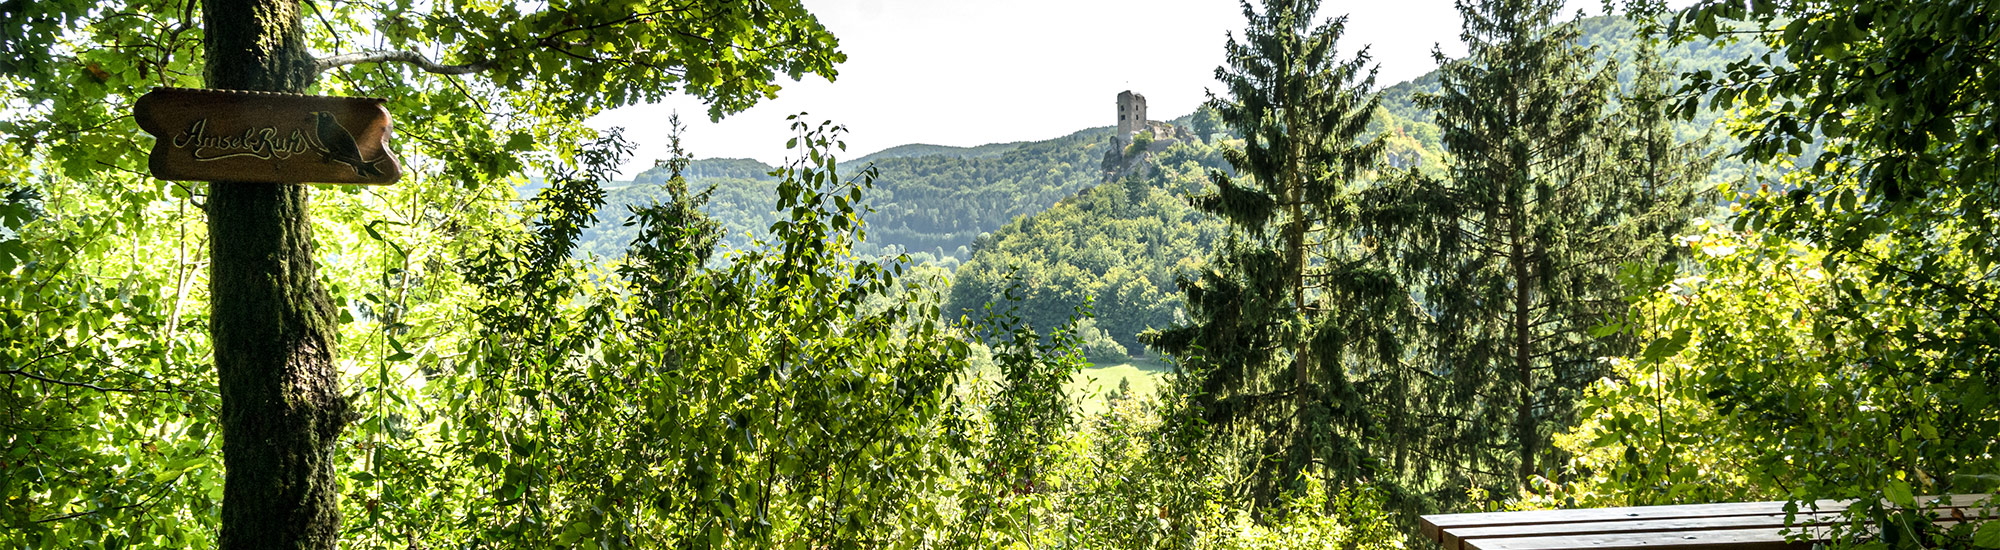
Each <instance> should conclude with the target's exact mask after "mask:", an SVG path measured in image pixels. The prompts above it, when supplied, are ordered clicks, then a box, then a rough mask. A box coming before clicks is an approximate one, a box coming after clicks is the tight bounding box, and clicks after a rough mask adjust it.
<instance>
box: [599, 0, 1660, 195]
mask: <svg viewBox="0 0 2000 550" xmlns="http://www.w3.org/2000/svg"><path fill="white" fill-rule="evenodd" d="M1567 1H1568V6H1569V7H1568V11H1569V12H1570V13H1574V12H1575V11H1576V10H1578V9H1583V10H1587V11H1589V12H1590V14H1591V15H1596V14H1598V13H1600V12H1601V11H1602V9H1603V8H1602V6H1603V3H1602V1H1601V0H1567ZM1670 3H1671V4H1673V5H1677V6H1678V5H1682V4H1686V3H1688V0H1678V1H1671V2H1670ZM805 5H806V8H807V9H808V10H810V11H812V12H813V13H814V14H815V15H817V16H818V17H819V20H820V22H821V23H822V24H825V25H826V27H827V29H829V30H831V31H832V32H833V33H834V36H837V37H839V38H840V49H841V50H842V51H844V52H846V53H847V62H846V63H844V64H841V65H838V66H836V68H837V69H838V70H839V73H840V74H839V75H838V76H837V77H836V80H835V81H834V82H831V83H829V82H827V81H826V80H824V79H820V78H818V77H810V76H809V77H807V79H806V80H805V81H803V82H791V81H788V80H786V81H783V85H784V89H783V90H781V91H779V92H778V98H777V99H775V100H769V101H765V102H763V103H760V104H758V105H757V106H756V107H753V108H751V109H749V110H747V111H744V112H742V113H738V114H736V115H733V116H730V117H728V118H725V119H723V121H722V122H721V123H710V122H709V121H708V116H707V109H706V107H704V106H703V105H702V103H701V102H700V101H698V100H696V99H693V98H689V97H676V98H673V99H671V100H669V101H667V102H664V103H659V104H654V105H643V106H634V107H627V108H623V109H618V110H615V111H611V112H609V113H606V114H604V115H602V116H599V117H597V118H596V119H593V120H592V125H593V126H596V127H599V128H606V127H610V126H623V127H625V131H626V137H627V138H628V139H631V140H633V141H634V142H637V143H638V144H639V149H638V151H637V152H636V154H635V158H633V159H632V160H631V162H629V163H628V164H627V165H626V168H625V171H624V172H625V173H624V177H628V178H629V177H631V176H633V175H635V174H637V173H638V172H639V171H641V170H644V169H645V168H647V167H650V166H651V165H652V162H653V160H654V159H656V158H661V157H664V156H666V149H667V145H666V143H667V140H666V136H667V116H668V114H670V113H673V112H676V111H678V112H679V113H680V114H681V121H682V122H683V123H685V124H687V126H688V129H687V131H686V133H685V134H684V136H683V143H684V145H685V147H686V148H687V149H688V150H689V151H690V152H691V153H693V154H694V156H695V157H696V158H718V157H749V158H755V159H758V160H761V161H764V162H766V163H772V164H776V163H778V162H781V161H783V160H784V159H785V157H786V156H787V155H788V154H789V151H787V150H786V149H785V148H784V145H785V140H786V139H788V138H789V137H790V133H789V131H788V128H789V127H788V126H787V124H786V122H785V117H786V116H788V115H792V114H797V113H799V112H808V113H810V115H811V119H812V120H813V121H815V122H817V121H820V120H829V119H830V120H833V121H835V122H838V123H841V124H845V125H846V126H847V128H848V129H849V130H850V133H849V134H848V135H847V144H848V152H847V154H846V155H844V158H853V157H858V156H861V155H864V154H868V153H873V152H875V151H879V150H882V149H886V148H889V147H893V146H897V145H903V144H907V143H930V144H938V145H955V146H972V145H980V144H985V143H997V142H1007V141H1032V140H1043V139H1049V138H1055V137H1060V136H1063V135H1067V134H1069V133H1071V132H1075V131H1077V130H1082V129H1085V128H1090V127H1095V126H1110V125H1112V124H1114V123H1116V122H1117V121H1116V120H1115V119H1114V117H1115V116H1116V115H1115V114H1114V109H1115V107H1114V106H1115V100H1116V96H1117V95H1118V92H1119V91H1122V90H1127V89H1129V90H1132V91H1135V92H1138V93H1140V94H1143V95H1145V96H1146V100H1147V110H1148V114H1149V115H1151V118H1153V119H1155V120H1166V119H1171V118H1174V117H1178V116H1181V115H1184V114H1187V113H1189V112H1192V111H1194V109H1195V106H1197V105H1199V104H1200V103H1201V102H1202V100H1203V98H1204V96H1203V93H1204V91H1205V90H1207V89H1210V88H1216V87H1218V86H1217V85H1216V83H1215V80H1214V74H1215V68H1216V66H1217V65H1220V64H1222V45H1223V43H1224V40H1225V36H1224V33H1226V32H1231V31H1237V32H1240V29H1241V28H1242V27H1243V16H1242V9H1241V7H1240V6H1239V5H1238V4H1237V2H1236V1H1235V0H1006V1H993V0H805ZM1321 9H1322V15H1323V16H1336V15H1339V14H1343V13H1344V14H1348V24H1347V34H1346V36H1345V37H1344V38H1342V40H1341V44H1340V49H1341V52H1342V55H1343V56H1347V55H1351V54H1352V52H1353V51H1355V50H1356V49H1358V48H1360V47H1361V46H1362V45H1364V44H1365V45H1369V46H1370V48H1369V53H1370V54H1372V55H1373V57H1374V59H1375V61H1376V62H1377V63H1379V64H1380V66H1381V73H1380V75H1379V76H1378V78H1377V80H1376V82H1377V84H1378V85H1380V86H1387V85H1389V84H1394V83H1397V82H1401V81H1404V80H1408V79H1411V78H1415V77H1417V76H1421V75H1423V74H1424V73H1426V72H1429V71H1430V70H1431V69H1433V68H1435V67H1436V66H1437V65H1436V63H1434V62H1432V60H1431V49H1432V47H1433V46H1434V45H1441V46H1442V47H1443V48H1444V52H1445V54H1446V55H1450V56H1453V57H1457V56H1459V55H1462V54H1463V53H1464V51H1465V49H1464V47H1463V46H1461V45H1459V44H1458V31H1459V20H1458V12H1457V11H1456V10H1455V9H1453V8H1452V2H1451V0H1386V1H1385V0H1326V1H1325V2H1324V4H1323V5H1322V8H1321ZM780 78H781V79H782V78H783V77H782V76H781V77H780Z"/></svg>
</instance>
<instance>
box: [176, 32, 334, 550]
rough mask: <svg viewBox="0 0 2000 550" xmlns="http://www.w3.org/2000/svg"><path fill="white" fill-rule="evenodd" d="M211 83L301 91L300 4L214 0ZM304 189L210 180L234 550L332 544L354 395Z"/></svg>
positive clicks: (214, 329) (225, 527) (226, 506)
mask: <svg viewBox="0 0 2000 550" xmlns="http://www.w3.org/2000/svg"><path fill="white" fill-rule="evenodd" d="M202 19H203V24H204V27H205V28H206V31H207V32H206V38H205V39H204V46H205V47H206V48H207V52H208V60H207V70H206V75H205V76H206V80H207V84H208V87H210V88H221V89H235V90H258V91H267V92H289V93H298V92H304V91H305V90H306V87H307V86H309V85H311V82H312V80H313V78H314V77H315V73H314V72H313V70H312V58H311V55H310V54H309V53H308V52H307V51H306V49H305V31H304V28H303V27H301V26H300V18H299V4H298V3H297V2H296V1H295V0H204V2H203V9H202ZM308 197H309V195H308V192H307V188H306V187H305V186H303V185H290V184H276V183H254V182H215V183H213V184H211V185H209V193H208V205H207V207H208V232H209V241H210V243H211V245H210V250H209V254H210V259H211V262H210V264H209V293H210V306H209V307H210V310H209V311H210V318H209V334H210V337H211V339H212V340H213V341H214V346H215V370H216V373H217V379H218V382H219V383H220V386H221V393H222V463H223V468H224V471H225V472H226V475H227V477H226V480H225V482H224V485H223V498H222V530H221V540H220V541H219V543H218V546H219V547H220V548H222V549H224V550H230V549H239V548H240V549H250V548H259V549H261V548H285V549H293V548H300V549H332V548H334V547H335V542H336V540H337V537H338V535H339V532H340V504H339V500H338V499H339V495H340V488H339V483H338V481H337V480H336V479H335V478H334V445H335V443H336V442H337V441H338V440H339V438H340V431H341V428H342V427H343V426H345V425H346V423H347V419H346V414H347V400H346V398H344V397H343V396H342V395H341V393H340V373H339V371H337V370H336V369H335V367H334V364H333V347H334V340H335V332H334V326H333V307H332V305H331V301H330V300H329V299H328V298H327V295H326V290H325V289H324V288H322V287H320V284H319V278H318V273H317V267H316V266H315V265H314V261H313V239H312V222H311V219H310V217H309V215H308V209H307V204H308Z"/></svg>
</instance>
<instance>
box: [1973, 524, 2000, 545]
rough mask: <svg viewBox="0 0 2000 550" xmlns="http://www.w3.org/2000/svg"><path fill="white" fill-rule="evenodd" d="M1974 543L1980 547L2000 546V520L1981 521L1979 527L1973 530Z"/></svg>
mask: <svg viewBox="0 0 2000 550" xmlns="http://www.w3.org/2000/svg"><path fill="white" fill-rule="evenodd" d="M1972 545H1973V546H1978V547H1980V548H2000V521H1987V522H1984V523H1980V524H1979V529H1977V530H1975V531H1973V532H1972Z"/></svg>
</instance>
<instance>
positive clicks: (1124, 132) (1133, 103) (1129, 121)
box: [1118, 90, 1147, 143]
mask: <svg viewBox="0 0 2000 550" xmlns="http://www.w3.org/2000/svg"><path fill="white" fill-rule="evenodd" d="M1146 128H1147V126H1146V96H1143V95H1139V94H1135V93H1132V90H1125V91H1123V92H1119V93H1118V142H1119V143H1131V142H1132V135H1133V134H1137V133H1139V132H1143V131H1145V130H1146Z"/></svg>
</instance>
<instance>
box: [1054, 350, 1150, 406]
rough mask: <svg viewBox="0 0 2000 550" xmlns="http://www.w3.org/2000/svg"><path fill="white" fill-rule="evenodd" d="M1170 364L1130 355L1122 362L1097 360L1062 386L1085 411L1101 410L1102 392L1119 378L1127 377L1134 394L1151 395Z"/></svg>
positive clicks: (1114, 387) (1108, 390) (1114, 388)
mask: <svg viewBox="0 0 2000 550" xmlns="http://www.w3.org/2000/svg"><path fill="white" fill-rule="evenodd" d="M1172 370H1173V368H1172V367H1169V366H1167V364H1166V363H1164V362H1161V361H1159V360H1158V359H1152V358H1146V359H1129V360H1127V361H1126V362H1123V363H1099V364H1095V365H1091V366H1090V368H1087V369H1083V372H1080V373H1077V375H1076V378H1074V379H1072V380H1070V382H1069V384H1066V385H1064V386H1063V390H1064V391H1067V392H1069V395H1070V397H1073V398H1076V399H1077V404H1078V405H1079V406H1080V407H1081V408H1082V411H1081V412H1082V413H1083V414H1085V415H1095V414H1098V413H1102V412H1104V396H1106V395H1109V394H1110V393H1111V392H1113V391H1117V389H1118V382H1119V381H1130V382H1131V389H1132V393H1133V394H1134V395H1151V394H1152V393H1153V392H1154V391H1156V390H1157V389H1158V388H1159V386H1160V383H1161V382H1162V381H1163V380H1162V377H1163V376H1165V375H1166V374H1167V373H1168V372H1172Z"/></svg>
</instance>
